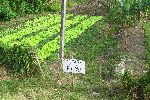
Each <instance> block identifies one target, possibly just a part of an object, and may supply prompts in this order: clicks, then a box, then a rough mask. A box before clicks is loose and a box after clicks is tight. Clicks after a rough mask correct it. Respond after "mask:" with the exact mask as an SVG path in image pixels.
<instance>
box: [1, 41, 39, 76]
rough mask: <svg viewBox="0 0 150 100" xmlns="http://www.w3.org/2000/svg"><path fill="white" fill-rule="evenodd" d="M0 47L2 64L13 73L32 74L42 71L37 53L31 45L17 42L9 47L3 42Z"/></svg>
mask: <svg viewBox="0 0 150 100" xmlns="http://www.w3.org/2000/svg"><path fill="white" fill-rule="evenodd" d="M0 48H1V50H0V53H1V58H0V65H5V66H7V68H8V69H9V70H10V71H11V73H13V74H18V73H19V74H21V75H25V76H31V75H36V74H37V73H39V72H40V66H39V64H38V63H39V62H38V57H37V54H36V52H35V50H34V49H32V48H31V47H30V46H28V45H25V44H21V45H16V44H15V45H14V46H13V47H7V46H6V45H4V44H2V45H1V46H0Z"/></svg>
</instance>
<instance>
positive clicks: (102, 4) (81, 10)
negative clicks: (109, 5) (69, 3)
mask: <svg viewBox="0 0 150 100" xmlns="http://www.w3.org/2000/svg"><path fill="white" fill-rule="evenodd" d="M71 12H72V13H75V14H86V15H105V14H106V0H89V1H88V2H87V3H86V4H83V5H78V6H76V7H74V8H72V9H71Z"/></svg>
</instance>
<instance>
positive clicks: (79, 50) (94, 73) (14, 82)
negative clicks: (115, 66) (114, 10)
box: [0, 22, 117, 100]
mask: <svg viewBox="0 0 150 100" xmlns="http://www.w3.org/2000/svg"><path fill="white" fill-rule="evenodd" d="M101 24H102V23H100V22H97V23H95V24H94V25H93V26H91V27H90V28H89V29H87V30H86V31H84V32H83V33H82V34H81V35H80V37H78V38H77V39H74V40H73V41H71V42H69V43H68V44H67V45H66V56H67V57H70V55H74V58H78V59H83V60H85V61H86V74H85V75H80V74H77V75H75V76H74V78H75V80H74V88H73V89H72V85H71V81H72V76H71V75H70V74H66V73H63V72H62V70H61V69H53V65H47V64H46V65H43V66H44V67H45V66H46V67H45V70H44V75H43V77H42V78H41V77H38V76H37V77H34V78H27V79H11V80H7V81H1V82H0V99H1V98H3V99H6V100H8V99H12V98H14V99H22V100H24V99H40V100H46V99H47V100H52V99H53V100H60V99H62V100H100V99H102V98H104V99H106V98H107V99H109V98H108V97H106V96H107V95H106V94H107V91H106V89H108V88H107V87H106V85H105V83H104V82H103V81H102V79H101V78H100V62H99V60H100V59H99V57H100V55H101V54H102V53H103V52H104V51H105V50H107V48H109V47H110V46H113V47H114V48H115V47H116V45H115V44H117V41H116V40H115V38H113V37H111V36H106V35H104V34H102V32H101ZM58 67H60V66H59V65H58ZM97 93H100V94H97Z"/></svg>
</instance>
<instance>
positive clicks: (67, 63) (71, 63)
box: [63, 59, 85, 74]
mask: <svg viewBox="0 0 150 100" xmlns="http://www.w3.org/2000/svg"><path fill="white" fill-rule="evenodd" d="M63 71H64V72H72V73H83V74H85V61H82V60H76V59H64V60H63Z"/></svg>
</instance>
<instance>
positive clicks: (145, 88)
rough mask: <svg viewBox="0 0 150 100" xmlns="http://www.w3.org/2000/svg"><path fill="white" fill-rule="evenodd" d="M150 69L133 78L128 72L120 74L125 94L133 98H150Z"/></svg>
mask: <svg viewBox="0 0 150 100" xmlns="http://www.w3.org/2000/svg"><path fill="white" fill-rule="evenodd" d="M149 76H150V71H148V72H147V73H145V74H144V75H143V76H141V77H139V78H134V77H133V76H131V74H130V73H129V72H125V73H124V74H123V75H122V78H121V83H122V87H123V90H124V92H125V93H126V95H129V97H130V98H133V99H134V100H147V99H150V77H149Z"/></svg>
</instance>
